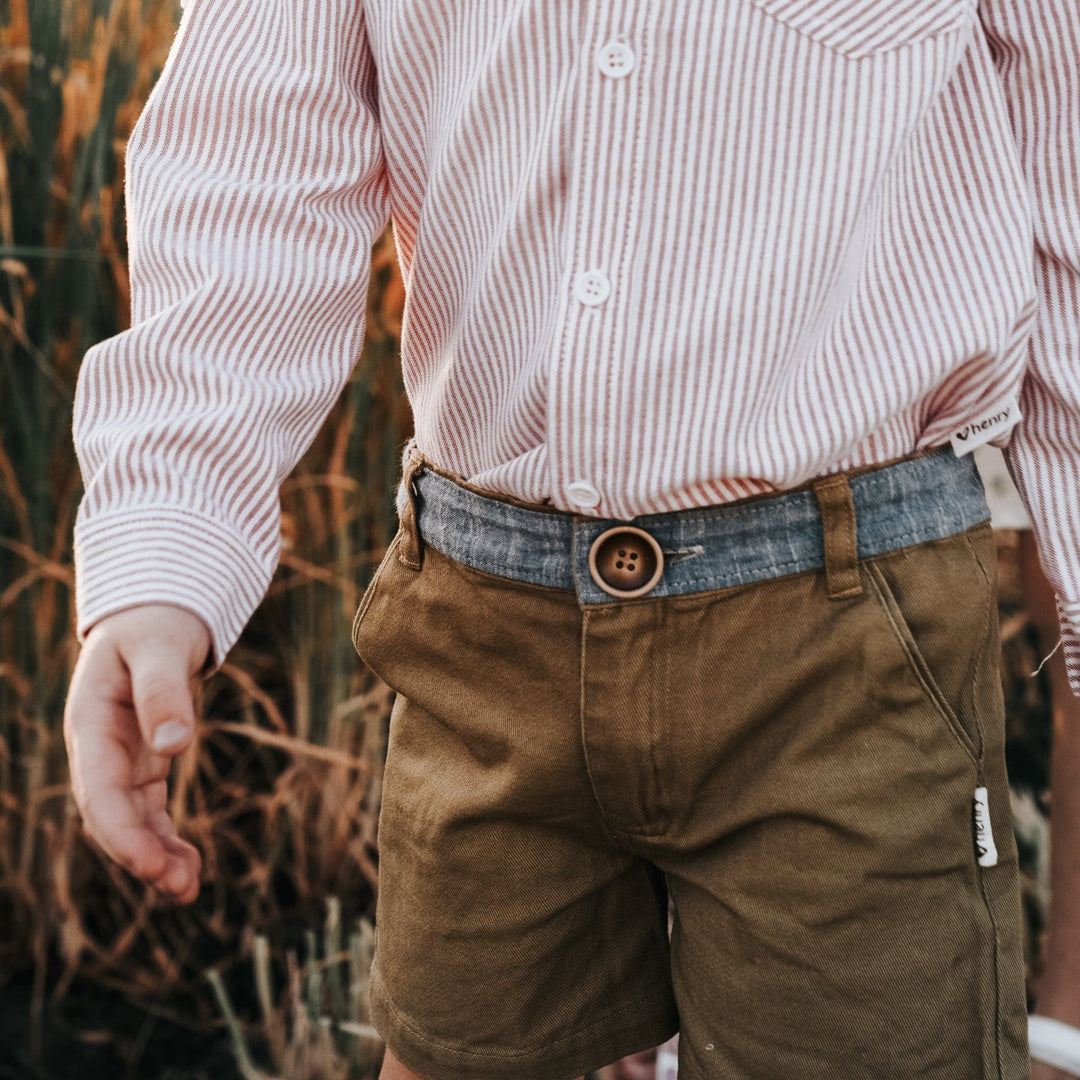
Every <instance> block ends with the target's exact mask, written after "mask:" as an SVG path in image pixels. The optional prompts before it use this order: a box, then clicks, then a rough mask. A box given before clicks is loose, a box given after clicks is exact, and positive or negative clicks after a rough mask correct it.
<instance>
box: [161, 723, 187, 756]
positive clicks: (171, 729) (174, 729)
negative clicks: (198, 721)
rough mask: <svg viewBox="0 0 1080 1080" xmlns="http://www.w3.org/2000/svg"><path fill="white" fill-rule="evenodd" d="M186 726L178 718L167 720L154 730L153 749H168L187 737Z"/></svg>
mask: <svg viewBox="0 0 1080 1080" xmlns="http://www.w3.org/2000/svg"><path fill="white" fill-rule="evenodd" d="M187 734H188V726H187V724H184V723H182V722H181V721H179V720H167V721H166V722H165V723H164V724H162V725H161V727H159V728H158V729H157V731H155V732H154V743H153V745H154V749H155V750H158V751H162V750H168V749H170V748H171V747H173V746H179V745H180V743H182V742H184V740H185V739H187Z"/></svg>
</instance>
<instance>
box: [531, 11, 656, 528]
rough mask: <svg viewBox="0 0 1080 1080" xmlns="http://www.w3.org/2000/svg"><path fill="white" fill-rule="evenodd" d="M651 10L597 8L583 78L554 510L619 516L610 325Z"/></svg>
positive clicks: (634, 178) (556, 408)
mask: <svg viewBox="0 0 1080 1080" xmlns="http://www.w3.org/2000/svg"><path fill="white" fill-rule="evenodd" d="M649 7H650V5H649V4H647V3H646V4H641V5H638V4H629V3H611V4H603V5H597V7H596V8H594V9H593V16H594V17H593V18H592V19H591V20H590V24H589V26H588V28H587V30H586V34H585V39H584V45H583V48H584V57H583V63H582V64H581V67H580V72H579V74H578V76H577V82H576V93H577V95H578V100H577V102H576V104H575V107H576V115H577V118H578V122H577V128H576V130H577V137H576V138H575V140H574V151H575V152H576V155H577V156H575V158H574V160H573V161H572V162H571V163H570V164H571V166H572V169H573V172H572V178H573V179H572V184H571V189H570V192H569V197H568V200H567V206H568V210H567V219H566V223H567V228H568V230H569V236H570V238H571V241H570V245H569V246H570V265H569V266H568V271H567V275H566V278H565V287H566V289H567V297H566V300H565V307H564V311H565V318H564V322H563V327H562V334H561V337H560V339H559V348H558V351H557V354H556V358H555V370H554V373H553V379H552V387H551V402H550V406H551V407H550V414H549V424H550V426H549V432H548V439H549V449H550V459H551V463H552V473H553V479H554V486H555V501H556V502H557V504H558V505H560V506H561V507H562V508H564V509H568V510H572V511H576V512H579V513H586V514H592V515H596V516H618V505H619V501H620V494H621V493H619V492H616V491H613V490H610V485H611V484H612V477H613V470H612V469H611V467H610V462H609V459H608V448H609V443H610V438H609V436H610V433H611V430H612V425H613V424H615V423H618V417H619V413H618V408H617V404H616V403H617V401H618V400H619V386H618V382H619V378H620V374H619V367H620V364H622V363H625V362H626V359H627V358H622V357H619V356H617V355H615V350H614V349H613V347H612V326H613V324H614V317H615V314H616V311H617V307H618V304H619V301H620V298H621V296H622V290H621V289H620V280H621V277H620V275H621V272H622V269H623V264H624V260H625V258H626V253H627V246H628V241H629V239H630V235H631V232H632V222H633V214H634V210H635V206H636V186H637V184H638V183H639V176H638V170H637V162H636V160H635V145H636V143H635V139H636V136H637V127H638V122H639V110H640V107H641V106H640V94H641V87H640V85H639V79H640V78H641V74H642V72H641V67H642V57H643V45H642V42H643V39H644V36H645V32H646V29H647V28H646V26H645V22H646V19H647V16H648V10H649Z"/></svg>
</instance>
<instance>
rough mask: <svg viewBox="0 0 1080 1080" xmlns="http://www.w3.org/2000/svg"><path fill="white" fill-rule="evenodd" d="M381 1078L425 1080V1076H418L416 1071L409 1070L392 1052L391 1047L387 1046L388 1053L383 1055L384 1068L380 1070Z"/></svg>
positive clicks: (387, 1079)
mask: <svg viewBox="0 0 1080 1080" xmlns="http://www.w3.org/2000/svg"><path fill="white" fill-rule="evenodd" d="M379 1080H423V1077H420V1076H417V1075H416V1073H414V1072H409V1070H408V1069H406V1068H405V1066H404V1065H402V1064H401V1062H400V1061H398V1059H397V1058H396V1057H394V1055H393V1054H391V1053H390V1048H389V1047H387V1049H386V1053H385V1054H384V1055H383V1063H382V1068H381V1069H380V1070H379Z"/></svg>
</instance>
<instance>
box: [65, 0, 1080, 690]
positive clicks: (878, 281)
mask: <svg viewBox="0 0 1080 1080" xmlns="http://www.w3.org/2000/svg"><path fill="white" fill-rule="evenodd" d="M1078 162H1080V5H1078V4H1077V2H1076V0H725V2H723V3H717V2H716V0H684V2H681V3H678V4H671V3H664V2H661V0H595V2H590V3H580V2H569V0H567V2H562V0H560V2H558V3H556V2H553V0H304V2H303V3H298V2H297V0H187V4H186V8H185V10H184V12H183V17H182V19H181V23H180V28H179V31H178V33H177V36H176V39H175V41H174V43H173V45H172V49H171V51H170V53H169V57H168V60H167V63H166V65H165V68H164V70H163V71H162V73H161V76H160V78H159V80H158V82H157V84H156V85H155V87H154V89H153V92H152V93H151V95H150V98H149V100H148V101H147V103H146V105H145V107H144V109H143V111H142V112H141V114H140V116H139V119H138V122H137V124H136V126H135V128H134V130H133V131H132V133H131V137H130V140H129V142H128V148H127V172H126V184H127V188H126V190H127V207H128V235H129V243H130V272H131V290H132V325H131V327H130V329H127V330H124V331H123V332H121V333H119V334H117V335H115V336H114V337H111V338H109V339H107V340H105V341H102V342H100V343H98V344H96V345H94V346H93V347H92V348H91V349H90V350H89V351H88V352H87V353H86V356H85V359H84V361H83V365H82V369H81V372H80V376H79V381H78V385H77V391H76V402H75V416H74V428H73V434H74V438H75V445H76V448H77V451H78V455H79V460H80V465H81V468H82V470H83V476H84V480H85V484H86V492H85V495H84V497H83V499H82V502H81V504H80V506H79V511H78V517H77V520H76V523H75V560H76V604H77V613H78V628H77V630H78V635H79V639H80V640H82V639H83V637H84V636H85V634H86V632H87V630H88V629H89V627H90V626H91V625H92V624H93V623H94V622H95V621H96V620H98V619H100V618H101V617H102V616H104V615H106V614H109V613H110V612H113V611H115V610H117V609H120V608H123V607H127V606H130V605H132V604H136V603H144V602H162V601H164V602H172V603H177V604H180V605H182V606H185V607H187V608H189V609H190V610H192V611H194V612H195V613H197V614H198V615H200V616H201V617H202V618H203V619H204V620H205V621H206V623H207V625H208V627H209V628H210V630H211V633H212V636H213V648H214V656H213V660H214V667H217V666H218V665H219V664H220V663H221V661H222V660H223V659H224V656H225V653H226V652H227V650H228V649H229V648H230V646H231V645H232V644H233V642H234V641H235V640H236V638H237V637H238V636H239V633H240V631H241V629H242V627H243V626H244V624H245V622H246V621H247V620H248V618H249V617H250V615H251V613H252V612H253V610H254V609H255V607H256V606H257V604H258V603H259V601H260V600H261V598H262V596H263V595H264V593H265V591H266V589H267V587H268V585H269V582H270V579H271V576H272V574H273V572H274V569H275V567H276V565H277V560H278V553H279V515H280V509H279V487H280V484H281V482H282V480H283V479H284V478H285V477H286V476H287V474H288V473H289V472H290V470H291V469H292V468H293V466H294V465H295V463H296V461H297V460H298V459H299V457H300V456H301V454H302V453H303V451H304V450H305V449H306V447H307V446H308V445H309V443H310V441H311V439H312V437H313V436H314V434H315V432H316V430H317V428H318V427H319V425H320V424H321V423H322V421H323V420H324V418H325V416H326V414H327V412H328V411H329V409H330V407H331V406H332V404H333V402H334V400H335V399H336V397H337V395H338V394H339V392H340V390H341V389H342V386H343V384H344V383H345V381H346V379H347V378H348V376H349V373H350V371H351V370H352V368H353V365H354V364H355V362H356V360H357V358H358V356H359V353H360V349H361V345H362V342H363V337H364V315H365V310H366V294H367V287H368V281H369V262H370V249H371V245H372V244H373V242H374V241H375V240H376V239H377V237H378V235H379V234H380V233H381V232H382V230H383V229H384V228H385V227H386V225H387V223H388V222H389V221H392V222H393V228H394V237H395V240H396V243H397V250H398V254H399V258H400V264H401V269H402V272H403V276H404V280H405V283H406V286H407V299H406V306H405V313H404V323H403V327H402V342H401V351H402V357H401V358H402V365H403V374H404V379H405V385H406V388H407V391H408V394H409V398H410V401H411V404H412V408H413V413H414V417H415V423H416V438H417V443H418V445H419V447H420V448H421V449H422V450H423V452H424V453H426V454H427V455H429V456H430V457H431V458H433V459H434V460H436V461H438V462H439V463H441V464H442V465H443V466H445V467H446V468H449V469H452V470H454V471H455V472H457V473H459V474H461V475H462V476H464V477H465V478H466V479H468V480H469V481H471V482H472V483H474V484H478V485H480V486H483V487H486V488H488V489H490V490H491V491H493V492H496V493H498V492H502V493H509V494H513V495H516V496H518V497H520V498H524V499H529V500H537V501H539V500H549V501H550V502H551V503H552V504H554V505H556V506H558V507H561V508H563V509H567V510H575V511H578V512H584V513H593V514H597V515H602V516H606V517H618V518H625V517H632V516H634V515H636V514H642V513H649V512H655V511H665V510H673V509H678V508H683V507H691V506H698V505H702V504H707V503H715V502H723V501H727V500H730V499H734V498H739V497H742V496H745V495H748V494H751V493H755V492H761V491H771V490H775V489H778V488H784V487H787V486H791V485H794V484H797V483H800V482H801V481H803V480H806V479H808V478H809V477H811V476H813V475H815V474H818V473H821V472H826V471H833V470H836V469H840V468H844V467H849V466H854V465H862V464H867V463H871V462H877V461H883V460H887V459H889V458H893V457H897V456H900V455H902V454H905V453H907V452H910V451H912V450H916V449H920V448H923V447H927V446H931V445H935V444H938V443H947V442H949V441H950V440H951V439H953V438H954V437H957V436H958V435H959V436H962V435H963V434H964V433H965V432H967V433H970V432H971V430H972V428H971V425H975V426H976V428H977V427H978V426H979V425H980V423H981V422H983V421H985V420H987V419H988V418H992V417H995V416H998V415H999V414H1000V413H1002V412H1004V411H1006V410H1008V415H1007V416H1006V417H1005V419H1004V420H1003V421H1001V422H998V423H996V424H993V425H991V426H990V427H989V428H988V429H987V432H985V433H983V437H984V438H985V437H986V434H989V435H992V436H993V438H994V441H995V442H996V443H997V444H998V445H1003V446H1005V453H1006V455H1007V460H1008V463H1009V467H1010V471H1011V472H1012V474H1013V476H1014V479H1015V480H1016V483H1017V486H1018V488H1019V490H1020V492H1021V495H1022V496H1023V498H1024V501H1025V503H1026V504H1027V506H1028V508H1029V511H1030V513H1031V516H1032V519H1033V521H1034V524H1035V530H1036V537H1037V540H1038V542H1039V545H1040V550H1041V552H1042V555H1043V560H1044V564H1045V567H1046V570H1047V573H1048V575H1049V577H1050V579H1051V581H1052V584H1053V585H1054V587H1055V589H1056V591H1057V595H1058V602H1059V610H1060V613H1061V615H1062V617H1063V627H1064V630H1065V632H1066V655H1067V658H1068V661H1069V664H1070V669H1071V674H1072V679H1073V686H1074V689H1076V690H1077V691H1078V692H1080V164H1078ZM977 438H978V436H977V435H976V436H971V437H969V438H968V439H966V440H963V439H960V438H958V439H957V446H961V447H964V448H966V447H967V446H969V445H971V443H973V442H974V441H977Z"/></svg>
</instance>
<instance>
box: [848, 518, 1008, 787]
mask: <svg viewBox="0 0 1080 1080" xmlns="http://www.w3.org/2000/svg"><path fill="white" fill-rule="evenodd" d="M960 535H961V536H963V534H960ZM963 540H964V543H965V545H966V548H967V550H968V551H969V553H970V554H971V555H972V559H973V561H976V562H977V561H978V560H977V559H976V558H975V556H974V552H973V550H972V549H971V546H970V542H969V541H968V540H967V537H966V536H964V537H963ZM879 561H880V560H879V559H866V560H864V561H863V567H864V569H865V570H866V575H867V578H868V580H869V582H870V585H871V587H872V589H873V592H874V594H875V595H876V597H877V599H878V602H879V603H880V605H881V607H882V609H883V610H884V613H885V615H886V617H887V619H888V622H889V625H890V627H891V629H892V631H893V635H894V637H895V638H896V640H897V642H898V643H899V645H900V646H901V647H902V649H903V651H904V653H905V655H906V658H907V661H908V668H909V670H910V671H911V672H912V674H913V676H914V677H915V679H916V681H917V682H918V684H919V685H920V687H921V688H922V690H923V692H924V694H925V695H926V698H927V700H928V701H929V702H930V703H931V704H932V705H933V706H934V708H935V709H936V711H937V712H938V714H939V716H940V717H941V718H942V719H943V720H944V721H945V722H946V724H947V725H948V728H949V730H950V732H951V733H952V734H953V736H954V737H955V739H956V741H957V742H958V743H959V744H960V746H961V747H962V748H963V750H964V751H965V753H966V754H967V755H968V757H969V758H970V759H971V761H972V763H973V764H974V765H975V766H976V768H979V767H980V763H981V759H982V733H981V731H980V729H979V724H978V718H977V716H976V715H975V714H974V712H973V711H971V716H970V718H969V722H970V727H969V724H968V723H965V721H964V719H963V718H962V717H961V716H960V714H959V713H958V712H957V709H956V707H955V706H954V705H953V703H952V702H951V701H950V699H949V697H948V694H947V693H946V692H945V689H944V688H943V686H942V684H941V682H940V681H939V679H938V677H937V675H936V674H935V672H934V668H933V666H932V665H931V664H930V662H929V659H928V657H927V656H926V653H925V651H924V649H923V647H922V646H921V645H920V643H919V641H918V639H917V637H916V635H915V632H914V630H913V629H912V626H911V623H910V621H909V619H908V617H907V615H905V613H904V609H903V607H902V605H901V602H900V598H899V597H898V595H897V594H896V592H895V591H894V589H893V586H892V584H891V583H890V581H889V578H888V576H887V574H886V573H885V571H884V570H883V569H882V567H881V566H880V565H879ZM981 569H982V567H981V564H980V570H981ZM986 621H987V622H988V621H989V620H988V619H987V620H986ZM988 632H989V630H988V629H987V630H986V632H985V633H983V634H981V635H980V636H979V639H978V641H972V642H971V643H970V658H969V660H968V662H967V666H966V670H965V672H964V675H963V680H962V685H963V686H965V687H970V686H971V684H972V680H973V679H974V678H975V676H976V670H977V665H978V661H979V657H980V656H981V655H982V653H983V651H984V647H985V644H986V633H988Z"/></svg>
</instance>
